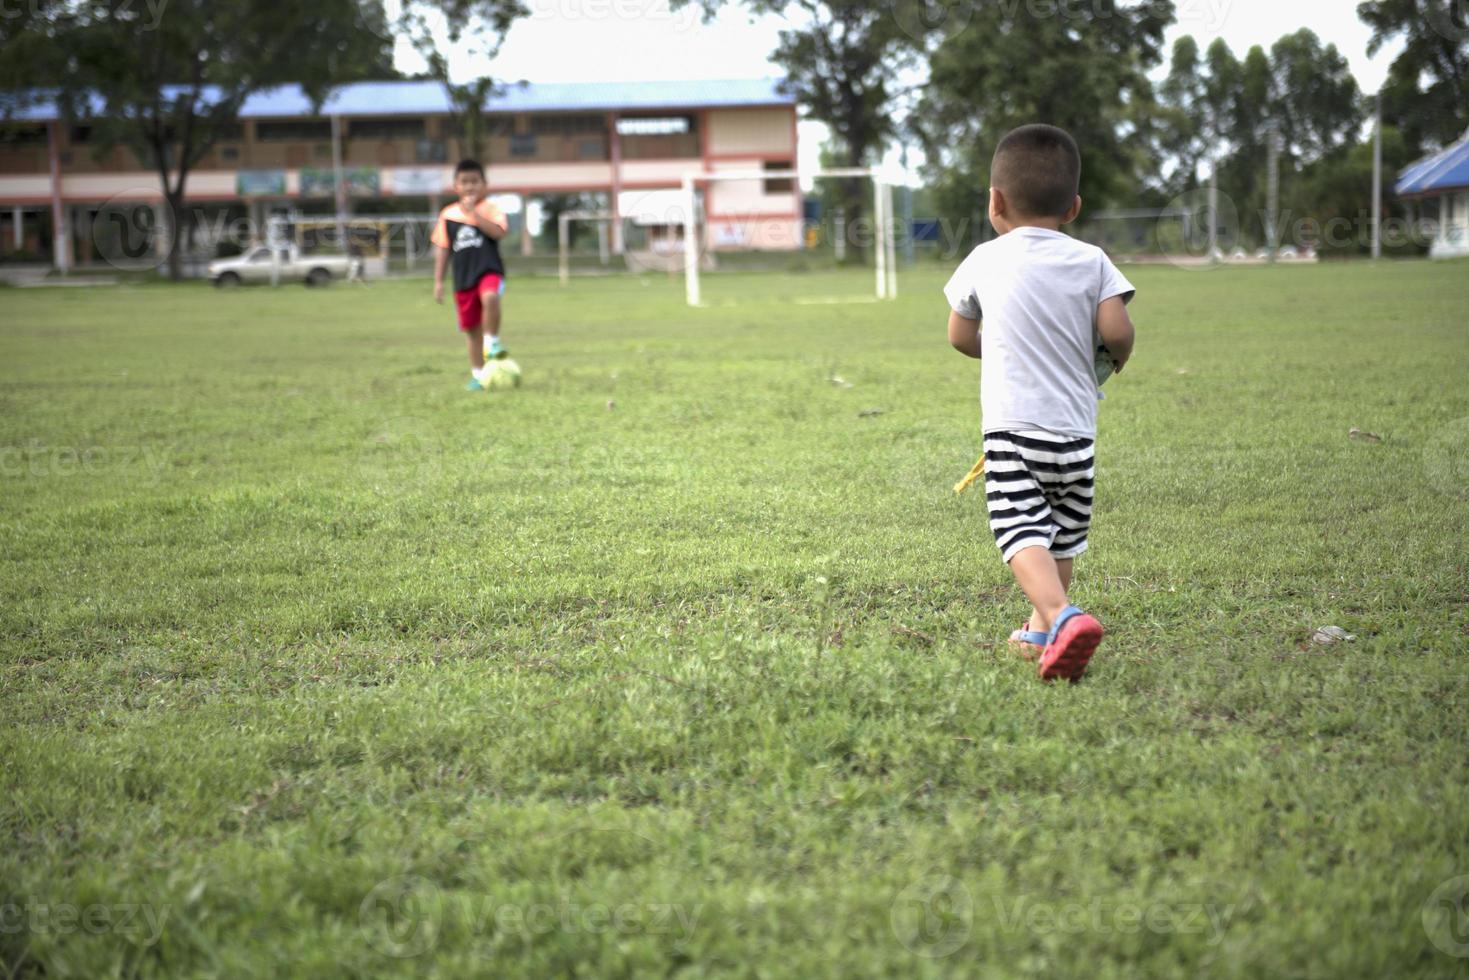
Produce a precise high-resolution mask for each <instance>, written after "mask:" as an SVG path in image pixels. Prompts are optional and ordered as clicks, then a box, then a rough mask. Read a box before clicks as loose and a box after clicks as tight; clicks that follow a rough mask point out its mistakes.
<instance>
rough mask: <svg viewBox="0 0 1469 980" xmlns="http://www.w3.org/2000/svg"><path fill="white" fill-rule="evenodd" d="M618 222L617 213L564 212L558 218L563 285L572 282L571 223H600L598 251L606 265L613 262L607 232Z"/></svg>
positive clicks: (557, 233) (558, 247) (560, 266)
mask: <svg viewBox="0 0 1469 980" xmlns="http://www.w3.org/2000/svg"><path fill="white" fill-rule="evenodd" d="M616 220H617V213H616V212H615V211H562V212H561V213H560V214H559V215H557V216H556V249H557V260H558V261H557V269H558V271H559V273H560V276H561V285H563V286H565V285H566V284H567V283H569V282H571V223H572V222H573V221H598V222H601V224H599V225H598V226H597V251H598V254H599V255H600V257H601V259H602V264H603V265H606V264H607V263H608V262H610V261H611V253H610V251H609V247H608V242H607V232H608V229H609V228H610V226H611V223H612V222H614V221H616Z"/></svg>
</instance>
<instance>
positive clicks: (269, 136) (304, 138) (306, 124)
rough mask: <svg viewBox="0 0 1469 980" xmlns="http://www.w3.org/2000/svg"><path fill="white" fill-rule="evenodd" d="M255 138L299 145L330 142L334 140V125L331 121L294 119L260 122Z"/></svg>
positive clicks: (257, 125) (257, 124)
mask: <svg viewBox="0 0 1469 980" xmlns="http://www.w3.org/2000/svg"><path fill="white" fill-rule="evenodd" d="M255 138H256V139H258V140H261V141H265V140H271V141H277V142H279V141H287V140H289V141H293V142H297V143H310V142H314V141H316V140H330V139H331V138H332V124H331V120H330V119H292V120H289V121H286V120H273V121H269V122H258V123H256V124H255Z"/></svg>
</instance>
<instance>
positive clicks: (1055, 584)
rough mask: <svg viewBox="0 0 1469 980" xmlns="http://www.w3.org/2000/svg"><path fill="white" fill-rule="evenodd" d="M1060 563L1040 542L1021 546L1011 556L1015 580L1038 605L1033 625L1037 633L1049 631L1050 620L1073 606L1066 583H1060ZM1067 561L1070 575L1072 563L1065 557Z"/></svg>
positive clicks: (1011, 567) (1031, 626) (1011, 566)
mask: <svg viewBox="0 0 1469 980" xmlns="http://www.w3.org/2000/svg"><path fill="white" fill-rule="evenodd" d="M1058 564H1059V563H1058V562H1057V561H1056V559H1054V558H1052V557H1051V552H1050V549H1048V548H1043V547H1041V546H1040V545H1036V546H1034V547H1030V548H1022V549H1021V550H1019V551H1017V552H1015V554H1014V555H1012V556H1011V558H1010V571H1011V572H1013V573H1014V574H1015V581H1016V582H1018V583H1020V588H1021V589H1023V590H1024V592H1025V595H1026V598H1028V599H1029V600H1030V603H1031V605H1032V606H1034V607H1035V608H1034V610H1033V611H1032V613H1031V620H1030V628H1031V629H1032V630H1035V631H1037V632H1049V631H1050V629H1051V623H1052V622H1053V621H1054V620H1055V618H1056V617H1057V616H1059V615H1060V614H1061V610H1063V609H1065V608H1066V607H1067V606H1068V605H1070V603H1068V602H1067V601H1066V586H1065V585H1063V584H1062V582H1061V574H1060V570H1059V569H1058V567H1057V566H1058ZM1066 564H1067V566H1068V568H1067V577H1068V578H1069V577H1070V568H1069V566H1070V564H1071V562H1070V561H1069V560H1066Z"/></svg>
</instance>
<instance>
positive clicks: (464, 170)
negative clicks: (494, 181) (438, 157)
mask: <svg viewBox="0 0 1469 980" xmlns="http://www.w3.org/2000/svg"><path fill="white" fill-rule="evenodd" d="M460 174H479V175H480V177H481V178H483V177H484V175H485V168H484V167H483V166H481V165H480V162H479V161H478V160H471V159H470V158H468V157H465V158H464V159H463V160H460V161H459V166H457V167H455V168H454V176H455V177H458V176H459V175H460Z"/></svg>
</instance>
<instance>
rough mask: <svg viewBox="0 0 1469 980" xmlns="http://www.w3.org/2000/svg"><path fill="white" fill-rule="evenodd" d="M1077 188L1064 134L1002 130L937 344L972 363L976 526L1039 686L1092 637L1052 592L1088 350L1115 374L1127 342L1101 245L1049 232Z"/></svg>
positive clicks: (1076, 664)
mask: <svg viewBox="0 0 1469 980" xmlns="http://www.w3.org/2000/svg"><path fill="white" fill-rule="evenodd" d="M1080 178H1081V154H1080V152H1079V151H1078V150H1077V148H1076V141H1075V140H1073V139H1072V138H1071V136H1070V135H1069V134H1068V133H1067V132H1066V131H1065V130H1061V129H1057V128H1056V127H1054V126H1043V125H1031V126H1022V127H1020V128H1019V129H1016V130H1014V131H1012V132H1010V133H1008V134H1006V136H1005V138H1004V139H1002V140H1000V144H999V146H998V147H997V148H996V149H995V156H994V161H993V163H992V164H991V166H990V206H989V216H990V222H991V223H992V224H993V225H994V226H995V230H996V231H998V232H999V233H1000V237H999V238H996V239H995V240H994V241H990V242H986V243H984V244H983V245H980V246H979V247H978V248H976V249H975V250H974V251H973V252H970V253H969V256H968V258H966V259H965V260H964V261H963V262H962V263H960V265H959V268H958V269H957V270H956V271H955V272H954V275H953V277H952V278H951V279H950V280H949V283H948V285H946V286H945V287H944V295H945V296H946V297H947V298H948V300H949V306H950V307H951V310H952V311H951V312H950V314H949V343H951V344H953V346H954V347H955V349H957V350H958V351H960V352H961V353H963V354H967V355H968V356H970V357H975V358H978V357H983V360H984V366H983V368H982V370H981V373H980V408H981V413H982V416H983V425H984V455H985V496H986V498H987V503H988V507H989V516H990V528H991V529H992V530H993V531H994V534H995V543H996V544H997V545H999V548H1000V553H1001V555H1002V557H1003V558H1004V560H1005V561H1006V562H1007V563H1008V564H1009V566H1010V570H1011V571H1012V572H1013V573H1014V574H1015V580H1016V581H1017V582H1019V583H1020V587H1021V588H1022V589H1024V590H1025V595H1026V597H1027V598H1029V599H1030V601H1031V604H1032V606H1033V607H1034V608H1033V609H1032V610H1031V614H1030V621H1029V622H1028V623H1027V624H1026V625H1025V626H1024V627H1022V628H1021V629H1019V630H1016V631H1015V633H1013V634H1011V637H1010V639H1011V641H1012V642H1013V643H1015V644H1017V645H1018V646H1019V647H1020V648H1021V649H1022V651H1024V652H1026V654H1027V655H1028V656H1033V657H1038V658H1039V660H1040V676H1041V678H1042V679H1044V680H1056V679H1058V678H1062V677H1064V678H1066V679H1068V680H1072V681H1075V680H1079V679H1080V678H1081V676H1082V674H1084V673H1085V672H1086V666H1087V663H1088V662H1089V661H1090V660H1091V657H1092V654H1093V653H1094V652H1095V651H1096V648H1097V644H1098V643H1100V642H1101V640H1102V633H1103V630H1102V624H1101V623H1099V622H1097V620H1096V619H1095V618H1093V617H1092V616H1090V615H1088V614H1086V613H1085V612H1082V611H1081V610H1080V609H1078V608H1077V607H1076V606H1073V605H1071V604H1070V602H1069V601H1068V600H1067V598H1066V589H1067V588H1068V587H1069V586H1070V584H1071V566H1072V561H1073V559H1075V557H1076V556H1077V555H1079V554H1081V553H1082V552H1083V551H1085V550H1086V537H1087V531H1088V529H1089V527H1090V526H1091V512H1092V492H1093V486H1094V469H1093V455H1092V450H1093V445H1094V442H1095V439H1096V432H1097V395H1098V391H1097V381H1096V374H1095V366H1094V361H1095V358H1096V354H1097V351H1098V346H1099V344H1100V345H1105V347H1106V351H1107V353H1109V354H1110V355H1111V357H1112V360H1113V363H1114V365H1115V369H1116V371H1117V372H1119V373H1120V372H1121V371H1122V369H1123V367H1124V366H1125V365H1126V364H1127V360H1128V358H1129V357H1131V356H1132V344H1133V327H1132V320H1131V318H1129V317H1128V315H1127V306H1126V304H1127V303H1128V301H1130V300H1131V299H1132V296H1133V293H1134V292H1135V290H1134V289H1133V287H1132V284H1131V283H1129V282H1128V281H1127V280H1126V279H1125V278H1124V277H1123V275H1122V273H1120V272H1118V271H1117V267H1116V266H1114V265H1113V264H1112V262H1111V260H1109V259H1108V258H1107V256H1106V255H1105V254H1104V253H1103V252H1102V250H1101V249H1099V248H1096V247H1094V246H1092V245H1087V244H1085V243H1083V242H1079V241H1077V240H1076V239H1074V238H1071V237H1070V236H1068V235H1065V234H1063V233H1062V232H1061V230H1060V229H1061V226H1062V225H1064V224H1068V223H1069V222H1071V221H1074V220H1075V219H1076V216H1077V214H1078V213H1080V211H1081V198H1080V197H1079V196H1077V189H1078V186H1079V182H1080ZM981 321H982V322H983V324H984V327H983V332H982V333H981V329H980V323H981Z"/></svg>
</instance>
